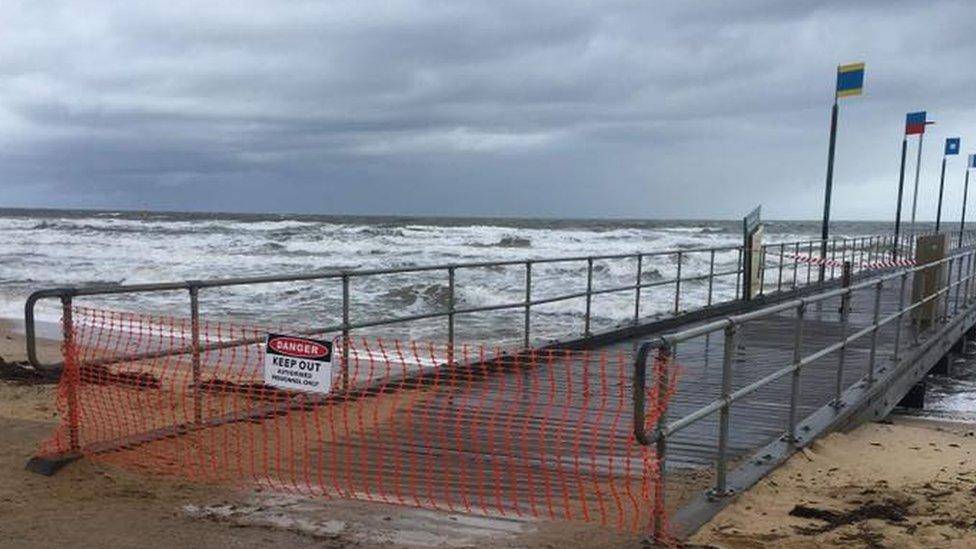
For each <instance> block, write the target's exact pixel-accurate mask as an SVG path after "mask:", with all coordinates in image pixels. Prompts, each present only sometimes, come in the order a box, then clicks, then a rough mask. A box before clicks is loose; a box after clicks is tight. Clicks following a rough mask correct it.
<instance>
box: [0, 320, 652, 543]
mask: <svg viewBox="0 0 976 549" xmlns="http://www.w3.org/2000/svg"><path fill="white" fill-rule="evenodd" d="M0 342H2V345H0V357H2V358H3V360H4V362H5V363H8V364H10V363H16V362H20V361H23V360H25V358H26V357H25V352H24V346H23V344H24V339H23V336H21V335H18V334H16V333H13V331H12V330H11V324H10V323H0ZM38 345H39V353H40V355H41V357H42V358H43V359H44V360H58V356H59V351H58V349H59V344H58V343H57V342H55V341H49V340H38ZM0 368H2V369H4V370H6V367H5V366H0ZM6 372H8V373H9V372H10V370H6ZM8 377H9V376H8ZM54 399H55V385H53V384H50V383H38V382H36V381H24V380H20V379H18V380H11V379H0V438H2V440H3V441H4V444H2V445H0V515H2V516H3V517H4V520H3V521H2V523H0V547H52V546H62V547H105V546H112V547H139V548H156V547H159V548H163V547H184V546H195V547H201V546H202V547H242V548H248V547H267V546H276V547H309V546H314V547H351V546H355V547H390V546H394V547H532V548H545V547H565V546H569V545H572V546H576V547H593V548H596V547H640V546H641V545H640V538H639V537H638V536H634V535H627V534H620V533H618V532H615V531H612V530H606V529H601V528H599V527H595V526H589V525H581V524H567V523H550V522H534V521H517V520H494V519H484V518H481V517H473V516H468V515H458V514H448V513H439V512H432V511H426V510H421V509H413V508H406V507H398V506H391V505H383V504H377V503H369V502H362V501H344V500H324V499H309V498H299V497H293V496H287V495H281V494H277V493H273V492H261V491H239V490H234V489H231V488H227V487H224V486H214V485H206V484H198V483H191V482H185V481H180V480H174V479H172V478H160V477H153V476H147V475H139V474H135V473H132V472H128V471H125V470H121V469H118V468H115V467H112V466H109V465H104V464H101V463H92V462H90V461H88V460H81V461H78V462H75V463H73V464H71V465H69V466H67V467H66V468H65V469H63V470H61V471H60V472H58V473H57V474H56V475H54V476H52V477H42V476H38V475H35V474H33V473H30V472H27V471H26V470H24V464H25V463H26V462H27V460H28V459H29V458H30V457H31V456H32V455H34V452H35V450H36V449H37V445H38V443H39V442H40V441H41V440H43V439H45V438H46V437H48V436H49V435H50V433H51V431H52V430H53V429H54V427H55V425H56V424H57V421H58V417H57V412H56V410H55V406H54V402H55V400H54Z"/></svg>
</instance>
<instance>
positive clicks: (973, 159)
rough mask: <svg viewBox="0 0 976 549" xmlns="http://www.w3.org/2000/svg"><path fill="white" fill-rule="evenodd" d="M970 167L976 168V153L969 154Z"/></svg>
mask: <svg viewBox="0 0 976 549" xmlns="http://www.w3.org/2000/svg"><path fill="white" fill-rule="evenodd" d="M969 167H970V168H976V154H971V155H969Z"/></svg>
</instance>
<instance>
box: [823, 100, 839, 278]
mask: <svg viewBox="0 0 976 549" xmlns="http://www.w3.org/2000/svg"><path fill="white" fill-rule="evenodd" d="M836 144H837V95H836V94H835V95H834V106H833V108H832V109H831V110H830V145H829V147H828V150H827V183H826V185H825V187H824V213H823V224H822V226H821V227H820V259H822V260H826V259H827V238H828V234H829V230H828V229H829V225H830V193H831V191H832V190H833V186H834V147H835V145H836ZM824 268H825V265H824V264H823V263H821V265H820V282H823V281H824Z"/></svg>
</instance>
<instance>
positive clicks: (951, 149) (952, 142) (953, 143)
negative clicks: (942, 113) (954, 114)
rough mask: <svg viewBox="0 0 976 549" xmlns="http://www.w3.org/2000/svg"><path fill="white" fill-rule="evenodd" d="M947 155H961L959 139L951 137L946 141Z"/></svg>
mask: <svg viewBox="0 0 976 549" xmlns="http://www.w3.org/2000/svg"><path fill="white" fill-rule="evenodd" d="M945 153H946V154H947V155H949V154H959V138H958V137H949V138H947V139H946V146H945Z"/></svg>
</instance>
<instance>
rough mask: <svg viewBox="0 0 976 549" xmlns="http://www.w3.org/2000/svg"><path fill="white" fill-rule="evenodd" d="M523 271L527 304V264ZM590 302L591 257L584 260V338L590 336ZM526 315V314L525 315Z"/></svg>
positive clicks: (591, 293)
mask: <svg viewBox="0 0 976 549" xmlns="http://www.w3.org/2000/svg"><path fill="white" fill-rule="evenodd" d="M525 269H526V271H525V277H526V278H525V280H526V283H525V284H526V287H525V296H526V297H525V301H526V302H528V301H529V287H528V284H529V283H528V280H529V277H530V275H529V269H530V266H529V264H528V263H526V265H525ZM592 302H593V258H592V257H588V258H587V259H586V316H585V317H584V318H583V335H585V336H589V335H590V307H591V305H592ZM526 314H528V313H526ZM526 322H528V321H526ZM525 346H526V347H528V343H526V345H525Z"/></svg>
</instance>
